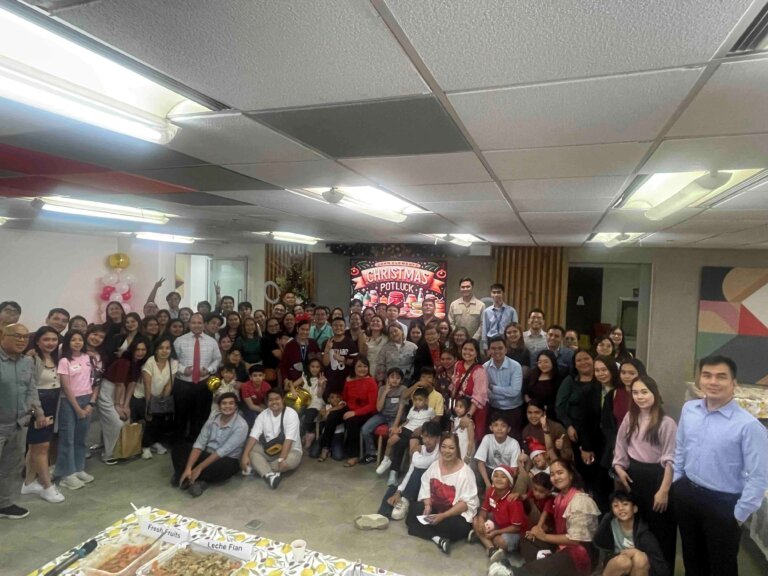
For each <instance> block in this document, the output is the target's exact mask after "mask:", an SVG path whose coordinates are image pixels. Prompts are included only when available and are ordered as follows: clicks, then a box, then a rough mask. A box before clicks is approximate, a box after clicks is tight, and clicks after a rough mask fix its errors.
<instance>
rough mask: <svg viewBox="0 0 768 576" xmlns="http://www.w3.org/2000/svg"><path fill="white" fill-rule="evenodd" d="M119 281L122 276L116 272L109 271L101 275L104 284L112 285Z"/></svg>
mask: <svg viewBox="0 0 768 576" xmlns="http://www.w3.org/2000/svg"><path fill="white" fill-rule="evenodd" d="M119 281H120V277H119V276H118V275H117V274H115V273H114V272H109V273H107V274H104V276H102V277H101V283H102V284H104V286H112V285H113V284H117V283H118V282H119Z"/></svg>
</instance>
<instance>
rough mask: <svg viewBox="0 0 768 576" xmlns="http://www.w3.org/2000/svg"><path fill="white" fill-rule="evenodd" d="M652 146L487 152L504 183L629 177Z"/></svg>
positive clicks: (631, 143)
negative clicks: (550, 179) (508, 181)
mask: <svg viewBox="0 0 768 576" xmlns="http://www.w3.org/2000/svg"><path fill="white" fill-rule="evenodd" d="M649 146H650V144H642V143H639V142H620V143H616V144H589V145H582V146H563V147H554V148H530V149H520V150H492V151H489V152H483V156H485V158H486V160H488V163H489V164H490V165H491V168H493V171H494V172H496V175H497V176H498V177H499V178H501V179H502V180H530V179H535V178H571V177H589V176H625V175H627V174H629V173H630V172H632V171H633V170H634V169H635V167H636V166H637V164H638V162H640V159H641V158H642V157H643V154H645V152H646V151H647V150H648V148H649Z"/></svg>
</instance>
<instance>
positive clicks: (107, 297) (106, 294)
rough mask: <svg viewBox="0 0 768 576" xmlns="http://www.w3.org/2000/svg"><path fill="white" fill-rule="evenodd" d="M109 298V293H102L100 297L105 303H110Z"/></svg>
mask: <svg viewBox="0 0 768 576" xmlns="http://www.w3.org/2000/svg"><path fill="white" fill-rule="evenodd" d="M109 297H110V293H109V292H104V291H102V292H101V294H100V295H99V298H101V299H102V300H104V302H109Z"/></svg>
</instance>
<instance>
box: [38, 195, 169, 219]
mask: <svg viewBox="0 0 768 576" xmlns="http://www.w3.org/2000/svg"><path fill="white" fill-rule="evenodd" d="M40 201H41V202H42V203H43V205H42V207H41V208H42V209H43V210H45V211H47V212H57V213H60V214H74V215H77V216H92V217H94V218H109V219H111V220H126V221H128V222H144V223H147V224H165V223H166V222H168V220H169V216H170V214H163V213H162V212H156V211H155V210H144V209H143V208H133V207H131V206H119V205H117V204H105V203H103V202H93V201H91V200H80V199H78V198H65V197H63V196H46V197H44V198H40Z"/></svg>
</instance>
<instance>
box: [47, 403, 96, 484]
mask: <svg viewBox="0 0 768 576" xmlns="http://www.w3.org/2000/svg"><path fill="white" fill-rule="evenodd" d="M75 399H76V400H77V404H78V405H79V406H80V408H83V409H84V408H85V407H86V406H88V402H90V400H91V395H90V394H85V395H84V396H77V397H76V398H75ZM90 424H91V419H90V418H78V416H77V413H76V412H75V409H74V408H72V404H70V403H69V400H67V399H66V397H65V398H62V401H61V406H60V407H59V452H58V455H57V456H56V471H55V476H56V477H58V478H65V477H67V476H71V475H72V474H74V473H75V472H82V471H83V470H85V455H86V453H87V451H88V446H87V440H86V439H87V436H88V427H89V426H90Z"/></svg>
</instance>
